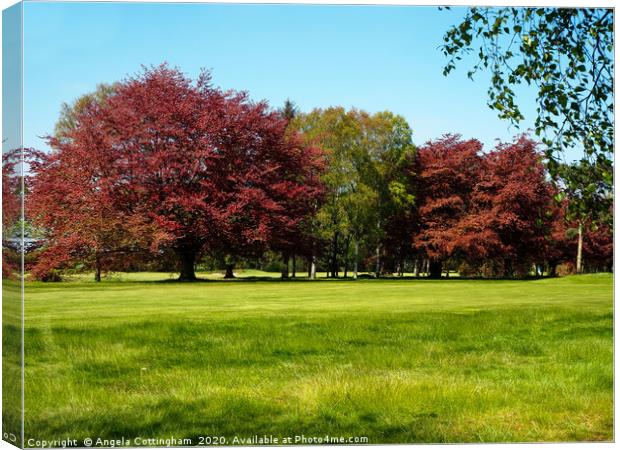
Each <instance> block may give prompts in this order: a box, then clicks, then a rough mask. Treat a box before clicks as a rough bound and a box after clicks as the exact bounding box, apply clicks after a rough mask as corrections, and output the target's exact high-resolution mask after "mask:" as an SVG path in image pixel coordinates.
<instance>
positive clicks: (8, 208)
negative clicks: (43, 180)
mask: <svg viewBox="0 0 620 450" xmlns="http://www.w3.org/2000/svg"><path fill="white" fill-rule="evenodd" d="M21 158H22V149H15V150H10V151H7V152H3V153H2V277H3V278H9V277H10V276H11V274H12V273H13V272H14V271H15V270H16V269H17V266H18V265H19V255H18V251H19V249H18V248H16V245H18V242H19V239H20V237H21V236H20V235H21V233H20V232H19V230H17V227H18V222H19V220H20V218H21V203H22V202H21V194H20V193H21V180H22V178H21V167H20V164H21ZM16 232H17V233H18V234H16Z"/></svg>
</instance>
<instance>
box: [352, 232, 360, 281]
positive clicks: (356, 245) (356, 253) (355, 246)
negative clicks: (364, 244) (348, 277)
mask: <svg viewBox="0 0 620 450" xmlns="http://www.w3.org/2000/svg"><path fill="white" fill-rule="evenodd" d="M359 251H360V246H359V242H358V241H357V239H355V243H354V244H353V279H354V280H357V258H358V257H359Z"/></svg>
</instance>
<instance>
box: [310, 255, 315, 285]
mask: <svg viewBox="0 0 620 450" xmlns="http://www.w3.org/2000/svg"><path fill="white" fill-rule="evenodd" d="M315 278H316V256H314V255H312V256H311V257H310V279H311V280H314V279H315Z"/></svg>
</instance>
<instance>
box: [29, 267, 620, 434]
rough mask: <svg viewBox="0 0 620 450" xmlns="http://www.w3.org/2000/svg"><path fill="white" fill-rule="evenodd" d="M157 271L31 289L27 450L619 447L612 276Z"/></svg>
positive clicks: (38, 286) (50, 284)
mask: <svg viewBox="0 0 620 450" xmlns="http://www.w3.org/2000/svg"><path fill="white" fill-rule="evenodd" d="M249 275H252V276H258V275H260V274H257V273H251V274H249ZM157 279H160V280H161V279H163V280H166V279H168V276H167V275H165V274H164V275H162V274H124V275H117V276H115V277H112V279H110V280H107V281H103V282H102V283H99V284H97V283H94V282H92V281H90V279H83V278H79V277H78V278H76V279H74V280H73V281H72V282H65V283H49V284H44V283H34V282H32V283H27V286H26V296H27V298H26V305H25V311H26V331H25V335H26V424H25V433H26V445H28V439H46V440H50V439H64V438H67V437H69V438H75V439H78V440H81V439H84V438H87V437H91V438H96V437H102V438H123V437H124V438H126V439H127V438H129V439H133V438H134V437H137V436H141V437H143V438H166V437H170V436H174V437H175V438H191V439H193V442H192V444H193V445H196V444H197V443H199V442H198V438H199V437H200V436H225V437H226V438H227V439H228V440H227V443H229V444H230V443H232V442H231V440H232V439H233V437H234V436H238V437H242V438H247V437H251V436H254V435H263V434H264V435H274V436H278V437H280V438H282V437H288V436H295V435H302V434H303V435H305V436H306V437H314V436H317V437H322V436H325V435H326V434H329V435H330V436H338V437H339V436H344V437H349V436H365V437H368V442H369V443H395V442H479V441H494V442H495V441H574V440H579V441H582V440H588V441H589V440H597V441H598V440H606V441H609V440H612V439H613V434H612V433H613V338H612V335H613V289H612V284H613V278H612V276H611V275H583V276H578V277H567V278H560V279H544V280H532V281H490V280H487V281H483V280H480V281H473V280H458V279H451V280H442V281H430V280H423V279H420V280H397V279H388V280H358V281H326V280H325V281H323V280H319V281H315V282H309V281H301V280H300V281H292V282H280V281H277V280H273V281H267V280H264V281H254V282H252V281H242V280H237V281H232V282H225V281H206V282H199V283H191V284H185V283H176V282H173V281H157ZM140 280H145V281H140Z"/></svg>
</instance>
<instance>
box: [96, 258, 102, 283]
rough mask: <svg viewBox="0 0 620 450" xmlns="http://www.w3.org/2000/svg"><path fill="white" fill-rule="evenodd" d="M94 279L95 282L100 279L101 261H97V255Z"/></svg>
mask: <svg viewBox="0 0 620 450" xmlns="http://www.w3.org/2000/svg"><path fill="white" fill-rule="evenodd" d="M95 281H96V282H97V283H98V282H100V281H101V263H100V262H99V257H97V258H96V260H95Z"/></svg>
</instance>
